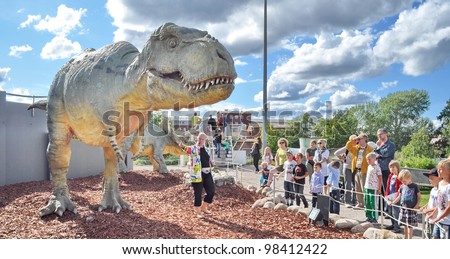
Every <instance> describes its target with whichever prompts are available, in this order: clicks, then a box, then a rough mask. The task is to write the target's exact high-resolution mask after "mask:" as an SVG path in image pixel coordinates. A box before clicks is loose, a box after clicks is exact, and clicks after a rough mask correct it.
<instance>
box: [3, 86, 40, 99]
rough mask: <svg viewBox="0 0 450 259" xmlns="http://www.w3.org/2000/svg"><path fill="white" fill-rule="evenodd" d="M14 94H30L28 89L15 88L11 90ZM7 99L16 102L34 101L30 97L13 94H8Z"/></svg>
mask: <svg viewBox="0 0 450 259" xmlns="http://www.w3.org/2000/svg"><path fill="white" fill-rule="evenodd" d="M9 93H12V94H21V95H30V92H29V91H28V89H21V88H14V89H13V90H12V91H11V92H9ZM6 100H7V101H9V102H16V103H32V101H33V99H32V98H28V97H19V96H11V95H7V96H6Z"/></svg>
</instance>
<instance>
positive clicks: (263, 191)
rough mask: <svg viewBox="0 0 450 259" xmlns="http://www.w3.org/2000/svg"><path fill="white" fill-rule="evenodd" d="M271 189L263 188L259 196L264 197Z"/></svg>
mask: <svg viewBox="0 0 450 259" xmlns="http://www.w3.org/2000/svg"><path fill="white" fill-rule="evenodd" d="M271 190H272V188H270V187H264V189H263V190H262V191H261V194H263V195H265V194H266V193H268V192H270V191H271Z"/></svg>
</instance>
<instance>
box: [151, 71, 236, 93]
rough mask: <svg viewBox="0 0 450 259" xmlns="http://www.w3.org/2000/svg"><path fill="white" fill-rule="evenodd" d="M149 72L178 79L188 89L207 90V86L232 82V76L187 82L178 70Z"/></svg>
mask: <svg viewBox="0 0 450 259" xmlns="http://www.w3.org/2000/svg"><path fill="white" fill-rule="evenodd" d="M149 72H150V73H152V74H153V75H156V76H158V77H161V78H166V79H172V80H175V81H178V82H180V83H181V84H182V85H183V87H185V88H187V89H188V90H189V91H192V90H195V91H199V90H202V89H204V90H208V88H210V87H212V86H214V87H217V86H219V85H226V84H234V78H232V77H230V76H214V77H210V78H208V79H205V80H201V81H198V82H188V81H186V80H185V79H184V77H183V75H182V74H181V73H180V72H179V71H176V72H172V73H159V72H157V71H155V70H150V71H149Z"/></svg>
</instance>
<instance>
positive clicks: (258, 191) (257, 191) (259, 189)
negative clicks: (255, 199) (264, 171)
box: [256, 187, 264, 194]
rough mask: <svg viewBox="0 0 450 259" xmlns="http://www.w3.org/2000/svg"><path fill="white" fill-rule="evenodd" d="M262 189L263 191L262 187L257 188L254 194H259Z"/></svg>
mask: <svg viewBox="0 0 450 259" xmlns="http://www.w3.org/2000/svg"><path fill="white" fill-rule="evenodd" d="M263 189H264V187H259V188H258V190H256V193H257V194H261V193H262V190H263Z"/></svg>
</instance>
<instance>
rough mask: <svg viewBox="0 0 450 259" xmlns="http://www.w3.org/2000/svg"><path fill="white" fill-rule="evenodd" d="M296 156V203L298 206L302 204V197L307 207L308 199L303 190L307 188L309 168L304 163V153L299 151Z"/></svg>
mask: <svg viewBox="0 0 450 259" xmlns="http://www.w3.org/2000/svg"><path fill="white" fill-rule="evenodd" d="M295 158H296V159H297V165H296V166H295V167H294V181H295V184H294V189H295V203H296V204H297V206H300V199H301V200H302V202H303V205H304V206H305V208H308V201H307V200H306V198H305V195H303V190H304V188H305V178H306V176H307V175H308V169H307V168H306V166H305V165H304V164H303V163H302V160H303V154H302V153H300V152H299V153H297V154H296V155H295Z"/></svg>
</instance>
